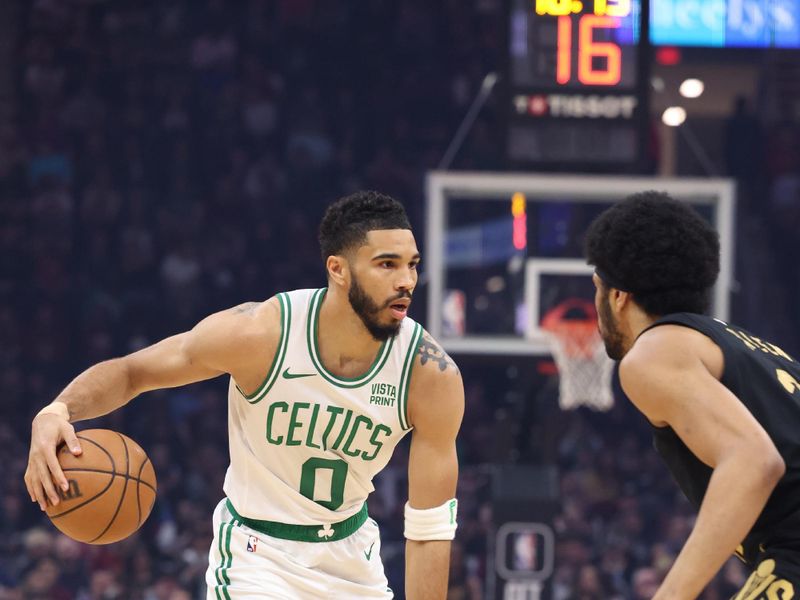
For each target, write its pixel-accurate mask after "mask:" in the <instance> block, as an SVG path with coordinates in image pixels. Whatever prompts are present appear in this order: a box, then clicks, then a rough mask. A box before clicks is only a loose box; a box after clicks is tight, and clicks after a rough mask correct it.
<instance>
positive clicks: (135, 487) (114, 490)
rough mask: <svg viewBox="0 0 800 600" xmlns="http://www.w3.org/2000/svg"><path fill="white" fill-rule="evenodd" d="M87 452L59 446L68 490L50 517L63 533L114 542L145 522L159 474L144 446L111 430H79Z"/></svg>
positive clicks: (91, 541)
mask: <svg viewBox="0 0 800 600" xmlns="http://www.w3.org/2000/svg"><path fill="white" fill-rule="evenodd" d="M77 435H78V439H79V440H80V443H81V449H82V450H83V452H82V453H81V454H80V455H79V456H74V455H73V454H72V453H71V452H70V451H69V449H68V448H67V447H66V445H64V444H62V445H61V446H60V447H59V448H58V451H57V456H58V462H59V463H60V464H61V468H62V469H63V470H64V476H65V477H66V478H67V482H68V483H69V489H68V490H67V491H64V490H62V489H60V488H57V489H58V493H59V495H60V497H61V502H60V503H59V504H58V506H51V505H48V507H47V516H49V517H50V520H51V521H52V522H53V525H55V526H56V527H57V528H58V529H59V530H60V531H61V532H62V533H64V534H65V535H67V536H69V537H71V538H72V539H74V540H77V541H79V542H84V543H86V544H111V543H112V542H117V541H119V540H122V539H124V538H126V537H128V536H129V535H131V534H132V533H133V532H134V531H136V530H137V529H139V527H141V526H142V523H144V522H145V520H146V519H147V517H148V516H149V515H150V510H151V509H152V508H153V502H154V501H155V499H156V474H155V470H154V469H153V464H152V463H151V462H150V459H149V458H148V457H147V454H145V451H144V450H142V448H141V447H140V446H139V444H137V443H136V442H134V441H133V440H132V439H130V438H129V437H127V436H124V435H122V434H121V433H118V432H116V431H110V430H108V429H87V430H85V431H79V432H77Z"/></svg>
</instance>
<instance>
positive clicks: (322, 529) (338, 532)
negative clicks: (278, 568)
mask: <svg viewBox="0 0 800 600" xmlns="http://www.w3.org/2000/svg"><path fill="white" fill-rule="evenodd" d="M225 504H226V506H227V507H228V511H230V513H231V515H232V516H233V518H234V519H236V520H237V521H239V522H240V523H242V524H243V525H247V526H248V527H249V528H250V529H254V530H255V531H258V532H259V533H263V534H264V535H268V536H271V537H275V538H280V539H282V540H292V541H295V542H338V541H339V540H343V539H344V538H346V537H348V536H351V535H353V534H354V533H355V532H356V531H358V529H359V528H360V527H361V526H362V525H363V524H364V523H365V522H366V520H367V518H368V517H369V514H368V513H367V503H366V502H364V504H363V505H362V506H361V510H359V511H358V512H357V513H356V514H354V515H353V516H352V517H348V518H347V519H345V520H344V521H339V522H338V523H329V524H325V525H291V524H289V523H278V522H276V521H261V520H259V519H248V518H247V517H243V516H241V515H240V514H239V513H237V512H236V509H235V508H233V504H231V501H230V500H229V499H226V500H225Z"/></svg>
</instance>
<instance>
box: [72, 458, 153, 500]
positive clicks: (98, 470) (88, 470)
mask: <svg viewBox="0 0 800 600" xmlns="http://www.w3.org/2000/svg"><path fill="white" fill-rule="evenodd" d="M148 460H149V459H148ZM61 470H62V471H64V473H79V472H81V471H83V472H84V473H105V474H106V475H114V473H111V472H110V471H104V470H103V469H83V468H81V469H61ZM115 477H121V478H123V479H131V480H133V481H138V482H139V483H141V484H142V485H143V486H145V487H148V488H150V489H151V490H152V491H153V493H156V492H157V491H158V490H157V489H156V488H155V486H153V485H152V484H150V483H148V482H146V481H143V480H141V479H138V478H136V477H134V476H133V475H122V474H121V473H117V474H116V475H115Z"/></svg>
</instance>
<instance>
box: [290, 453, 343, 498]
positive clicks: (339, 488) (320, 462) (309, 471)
mask: <svg viewBox="0 0 800 600" xmlns="http://www.w3.org/2000/svg"><path fill="white" fill-rule="evenodd" d="M317 469H331V470H332V471H333V476H332V477H331V499H330V500H314V483H315V482H316V480H317ZM346 479H347V463H346V462H345V461H343V460H331V459H327V458H309V459H308V460H307V461H306V462H304V463H303V470H302V471H301V472H300V493H301V494H302V495H303V496H305V497H306V498H308V499H309V500H311V501H313V502H316V503H317V504H319V505H320V506H324V507H325V508H327V509H328V510H336V509H337V508H339V507H340V506H341V505H342V503H343V502H344V482H345V480H346Z"/></svg>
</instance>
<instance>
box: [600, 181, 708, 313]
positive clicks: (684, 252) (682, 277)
mask: <svg viewBox="0 0 800 600" xmlns="http://www.w3.org/2000/svg"><path fill="white" fill-rule="evenodd" d="M585 252H586V259H587V261H588V262H589V264H591V265H594V266H595V267H596V268H597V271H598V275H599V276H600V278H601V279H602V280H603V283H604V285H605V286H606V287H615V288H617V289H620V290H623V291H627V292H631V293H632V294H633V298H634V300H635V301H636V302H637V303H638V304H639V306H641V307H642V309H644V311H645V312H647V313H648V314H649V315H651V316H662V315H666V314H670V313H673V312H692V313H704V312H706V311H707V310H708V307H709V305H710V298H711V288H712V287H713V285H714V282H715V281H716V280H717V275H718V274H719V236H718V234H717V232H716V231H715V230H714V229H713V228H712V227H711V226H710V225H709V223H708V222H707V221H705V220H704V219H703V217H701V216H700V215H699V214H698V213H697V212H696V211H695V210H694V209H692V208H691V207H690V206H689V205H688V204H686V203H683V202H678V201H677V200H674V199H672V198H671V197H670V196H669V195H667V194H666V193H663V192H655V191H647V192H642V193H638V194H633V195H632V196H628V197H627V198H625V199H624V200H623V201H622V202H619V203H618V204H615V205H614V206H612V207H611V208H609V209H608V210H606V211H604V212H603V213H602V214H601V215H600V216H599V217H597V219H595V221H594V222H593V223H592V224H591V225H590V227H589V230H588V232H587V234H586V245H585Z"/></svg>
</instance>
